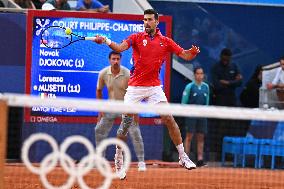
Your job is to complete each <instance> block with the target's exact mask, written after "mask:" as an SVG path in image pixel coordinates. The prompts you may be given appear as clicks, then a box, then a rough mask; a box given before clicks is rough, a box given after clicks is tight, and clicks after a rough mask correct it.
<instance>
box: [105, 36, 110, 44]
mask: <svg viewBox="0 0 284 189" xmlns="http://www.w3.org/2000/svg"><path fill="white" fill-rule="evenodd" d="M105 44H107V45H108V46H110V44H111V40H110V39H109V38H106V41H105Z"/></svg>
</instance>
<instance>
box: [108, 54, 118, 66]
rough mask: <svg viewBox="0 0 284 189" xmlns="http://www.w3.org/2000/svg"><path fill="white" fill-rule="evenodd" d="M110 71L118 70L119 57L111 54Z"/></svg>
mask: <svg viewBox="0 0 284 189" xmlns="http://www.w3.org/2000/svg"><path fill="white" fill-rule="evenodd" d="M109 62H110V65H111V67H112V69H119V68H120V56H119V55H118V54H112V55H111V56H110V59H109Z"/></svg>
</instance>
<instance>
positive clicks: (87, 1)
mask: <svg viewBox="0 0 284 189" xmlns="http://www.w3.org/2000/svg"><path fill="white" fill-rule="evenodd" d="M76 10H78V11H91V12H103V13H107V12H109V6H108V5H103V4H102V3H101V2H99V1H97V0H78V1H77V7H76Z"/></svg>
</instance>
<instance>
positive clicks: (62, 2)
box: [42, 0, 71, 10]
mask: <svg viewBox="0 0 284 189" xmlns="http://www.w3.org/2000/svg"><path fill="white" fill-rule="evenodd" d="M49 4H51V5H52V6H53V7H54V9H56V10H71V7H70V5H69V3H68V2H67V0H47V1H46V2H45V3H44V4H43V5H42V9H43V10H53V9H49V8H50V7H51V6H49ZM46 5H48V6H46Z"/></svg>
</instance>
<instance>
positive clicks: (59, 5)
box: [0, 0, 110, 13]
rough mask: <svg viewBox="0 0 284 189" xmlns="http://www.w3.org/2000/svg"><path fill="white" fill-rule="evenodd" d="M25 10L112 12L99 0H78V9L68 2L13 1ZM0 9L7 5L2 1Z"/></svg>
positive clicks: (46, 0)
mask: <svg viewBox="0 0 284 189" xmlns="http://www.w3.org/2000/svg"><path fill="white" fill-rule="evenodd" d="M13 1H14V2H15V3H16V4H17V5H19V6H20V7H21V8H23V9H42V10H72V9H75V10H77V11H90V12H100V13H107V12H109V11H110V8H109V5H103V4H102V3H101V2H100V1H98V0H77V3H76V7H71V6H70V3H68V0H13ZM0 7H5V4H4V3H3V2H2V0H0Z"/></svg>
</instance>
